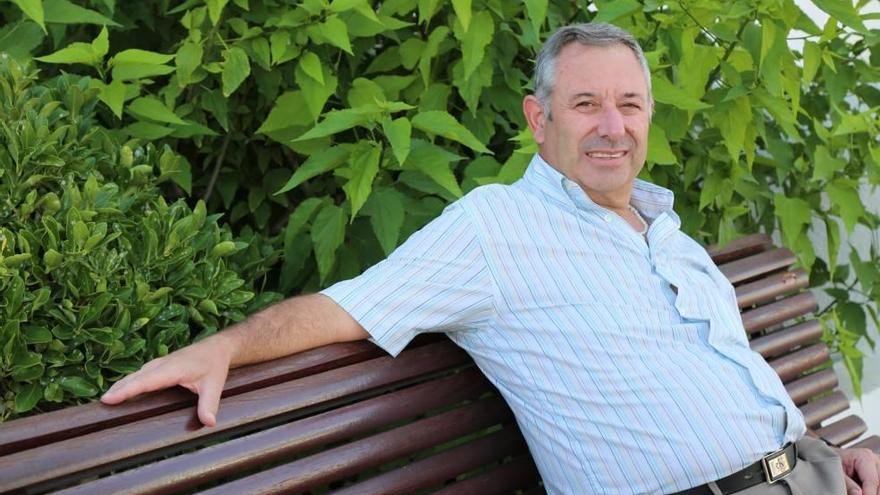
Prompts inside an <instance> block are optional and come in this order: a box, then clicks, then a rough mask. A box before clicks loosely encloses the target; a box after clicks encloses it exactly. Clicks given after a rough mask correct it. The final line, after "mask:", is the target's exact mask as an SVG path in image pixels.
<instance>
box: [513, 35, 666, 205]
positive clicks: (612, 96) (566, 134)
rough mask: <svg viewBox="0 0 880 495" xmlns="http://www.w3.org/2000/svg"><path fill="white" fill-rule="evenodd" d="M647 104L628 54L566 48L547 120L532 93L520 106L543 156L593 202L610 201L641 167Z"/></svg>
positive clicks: (619, 48) (625, 191) (624, 196)
mask: <svg viewBox="0 0 880 495" xmlns="http://www.w3.org/2000/svg"><path fill="white" fill-rule="evenodd" d="M529 98H532V100H531V102H530V101H529ZM652 105H653V103H652V101H651V98H650V95H649V94H648V88H647V84H646V82H645V76H644V73H643V72H642V68H641V65H639V62H638V60H637V59H636V56H635V54H634V53H633V52H632V50H630V49H629V48H628V47H626V46H624V45H612V46H607V47H599V46H584V45H581V44H579V43H571V44H569V45H566V46H565V48H563V49H562V51H561V52H560V54H559V58H558V59H557V63H556V81H555V86H554V87H553V92H552V95H551V97H550V114H551V116H552V119H550V118H548V116H547V115H546V114H544V112H543V108H540V104H538V103H537V99H534V97H533V96H530V97H526V101H525V102H524V109H525V111H526V117H527V118H528V120H529V125H530V127H531V128H532V132H533V133H534V136H535V140H536V141H537V142H538V144H539V145H540V149H541V156H542V157H543V158H544V159H545V160H546V161H547V162H548V163H549V164H551V165H552V166H553V167H555V168H556V169H557V170H559V171H560V172H561V173H562V174H563V175H565V176H566V177H568V178H569V179H571V180H573V181H574V182H576V183H577V184H579V185H580V186H581V188H582V189H583V190H584V191H585V192H586V193H587V194H589V195H590V197H591V198H592V199H593V201H596V202H597V203H599V204H615V203H617V202H619V201H620V200H627V201H628V199H629V195H630V192H631V191H632V183H633V180H634V179H635V177H636V176H637V175H638V174H639V171H640V170H641V169H642V166H643V165H644V163H645V156H646V154H647V149H648V128H649V126H650V120H651V106H652ZM530 113H531V114H532V115H530ZM614 199H617V200H618V201H614ZM608 200H611V201H610V202H609V201H608Z"/></svg>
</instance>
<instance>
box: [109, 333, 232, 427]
mask: <svg viewBox="0 0 880 495" xmlns="http://www.w3.org/2000/svg"><path fill="white" fill-rule="evenodd" d="M232 353H233V347H232V345H231V342H230V341H229V340H228V338H227V337H226V336H225V335H222V334H217V335H214V336H212V337H209V338H207V339H205V340H203V341H200V342H197V343H195V344H193V345H190V346H188V347H184V348H183V349H179V350H177V351H175V352H172V353H171V354H169V355H167V356H165V357H161V358H156V359H154V360H152V361H150V362H148V363H146V364H144V365H143V366H142V367H141V369H140V370H139V371H137V372H135V373H132V374H131V375H128V376H126V377H125V378H123V379H122V380H119V381H118V382H116V383H115V384H113V386H112V387H110V390H108V391H107V392H106V393H105V394H104V395H103V396H102V397H101V402H103V403H104V404H118V403H120V402H123V401H125V400H127V399H129V398H131V397H134V396H136V395H140V394H143V393H146V392H152V391H154V390H161V389H163V388H168V387H173V386H175V385H180V386H182V387H186V388H188V389H189V390H191V391H192V392H194V393H196V394H198V396H199V405H198V415H199V420H200V421H201V422H202V423H203V424H205V425H206V426H214V425H216V424H217V408H218V407H219V405H220V394H221V393H222V392H223V385H224V384H225V383H226V375H227V374H228V373H229V364H230V361H231V359H232Z"/></svg>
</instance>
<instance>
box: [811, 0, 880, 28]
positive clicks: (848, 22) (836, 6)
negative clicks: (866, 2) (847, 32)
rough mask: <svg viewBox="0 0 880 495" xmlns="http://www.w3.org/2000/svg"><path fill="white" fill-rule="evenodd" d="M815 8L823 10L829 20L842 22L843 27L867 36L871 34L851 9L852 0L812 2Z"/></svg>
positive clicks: (815, 0)
mask: <svg viewBox="0 0 880 495" xmlns="http://www.w3.org/2000/svg"><path fill="white" fill-rule="evenodd" d="M812 2H813V4H814V5H815V6H816V7H819V8H820V9H822V10H824V11H825V12H826V13H827V14H828V15H830V16H831V19H834V20H837V21H840V22H842V23H843V24H844V25H845V26H848V27H851V28H853V29H855V30H856V31H858V32H860V33H862V34H865V35H869V34H870V33H871V32H870V31H869V30H868V28H867V27H866V26H865V23H864V22H862V19H861V17H859V13H858V11H856V9H855V7H853V4H852V0H812Z"/></svg>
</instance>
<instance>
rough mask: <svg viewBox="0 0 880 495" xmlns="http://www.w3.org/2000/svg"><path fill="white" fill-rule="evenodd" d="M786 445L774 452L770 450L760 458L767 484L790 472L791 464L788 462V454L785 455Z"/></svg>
mask: <svg viewBox="0 0 880 495" xmlns="http://www.w3.org/2000/svg"><path fill="white" fill-rule="evenodd" d="M786 447H787V446H786ZM786 447H783V448H781V449H779V450H777V451H776V452H771V453H769V454H767V455H765V456H764V458H763V459H761V465H762V466H764V475H765V476H766V477H767V483H769V484H773V483H776V482H777V481H779V480H781V479H782V478H785V477H786V476H788V475H789V474H791V464H790V463H789V462H788V456H787V455H785V449H786Z"/></svg>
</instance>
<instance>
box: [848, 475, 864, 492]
mask: <svg viewBox="0 0 880 495" xmlns="http://www.w3.org/2000/svg"><path fill="white" fill-rule="evenodd" d="M844 479H845V480H846V495H862V489H861V488H859V484H858V483H856V482H855V481H853V480H852V478H850V477H849V476H844Z"/></svg>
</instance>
